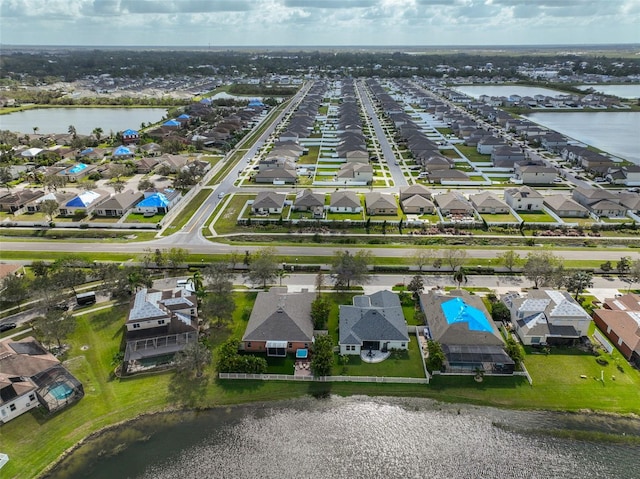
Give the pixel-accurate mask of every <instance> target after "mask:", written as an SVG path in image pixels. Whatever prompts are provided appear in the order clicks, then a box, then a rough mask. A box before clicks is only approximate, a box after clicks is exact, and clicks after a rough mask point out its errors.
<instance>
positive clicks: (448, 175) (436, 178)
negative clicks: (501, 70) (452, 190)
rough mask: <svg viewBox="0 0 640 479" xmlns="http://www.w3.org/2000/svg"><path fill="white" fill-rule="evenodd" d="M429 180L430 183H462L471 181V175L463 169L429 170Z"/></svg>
mask: <svg viewBox="0 0 640 479" xmlns="http://www.w3.org/2000/svg"><path fill="white" fill-rule="evenodd" d="M427 180H428V181H429V182H430V183H439V184H447V183H461V182H465V181H470V179H469V175H467V174H466V173H465V172H464V171H461V170H435V171H429V172H427Z"/></svg>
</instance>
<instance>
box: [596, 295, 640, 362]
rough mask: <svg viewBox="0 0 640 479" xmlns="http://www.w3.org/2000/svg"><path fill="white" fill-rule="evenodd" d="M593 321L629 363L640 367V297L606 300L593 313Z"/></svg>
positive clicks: (624, 296)
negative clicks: (601, 306) (600, 307)
mask: <svg viewBox="0 0 640 479" xmlns="http://www.w3.org/2000/svg"><path fill="white" fill-rule="evenodd" d="M593 321H594V322H595V323H596V326H597V327H598V328H599V329H600V331H602V332H603V333H604V334H605V335H606V336H607V338H609V340H610V341H611V342H612V343H613V345H614V346H615V347H616V348H617V349H618V351H620V352H621V353H622V355H623V356H624V357H625V358H627V360H628V361H629V362H631V363H634V364H635V365H636V367H640V295H638V294H635V293H629V294H625V295H623V296H619V297H617V298H609V299H606V300H605V301H604V304H603V308H602V309H596V310H594V311H593Z"/></svg>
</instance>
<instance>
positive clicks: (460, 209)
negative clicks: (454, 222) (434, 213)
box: [433, 191, 475, 216]
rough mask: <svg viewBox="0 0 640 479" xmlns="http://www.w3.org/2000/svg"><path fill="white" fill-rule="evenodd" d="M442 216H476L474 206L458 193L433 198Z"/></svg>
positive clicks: (451, 192)
mask: <svg viewBox="0 0 640 479" xmlns="http://www.w3.org/2000/svg"><path fill="white" fill-rule="evenodd" d="M433 199H434V200H435V202H436V204H437V205H438V208H440V213H441V214H442V216H449V215H451V216H474V215H475V210H474V208H473V205H472V204H471V203H469V201H468V200H467V199H466V198H465V197H464V196H462V194H461V193H458V192H457V191H450V192H448V193H441V194H439V195H435V196H434V197H433Z"/></svg>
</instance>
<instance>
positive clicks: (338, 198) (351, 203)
mask: <svg viewBox="0 0 640 479" xmlns="http://www.w3.org/2000/svg"><path fill="white" fill-rule="evenodd" d="M329 211H330V212H331V213H360V212H361V211H362V204H361V203H360V197H359V196H358V194H357V193H356V192H355V191H347V190H342V191H335V192H333V193H331V200H330V203H329Z"/></svg>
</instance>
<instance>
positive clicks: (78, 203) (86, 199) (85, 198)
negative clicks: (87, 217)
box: [66, 191, 100, 208]
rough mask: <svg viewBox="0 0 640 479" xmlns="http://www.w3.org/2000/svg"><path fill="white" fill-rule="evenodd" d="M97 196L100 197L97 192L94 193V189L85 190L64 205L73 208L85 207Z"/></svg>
mask: <svg viewBox="0 0 640 479" xmlns="http://www.w3.org/2000/svg"><path fill="white" fill-rule="evenodd" d="M98 198H100V194H99V193H96V192H95V191H85V192H83V193H80V194H79V195H78V196H76V197H75V198H72V199H71V200H69V201H68V202H67V204H66V206H67V207H73V208H86V207H87V206H89V205H90V204H91V203H93V202H94V201H95V200H96V199H98Z"/></svg>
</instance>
